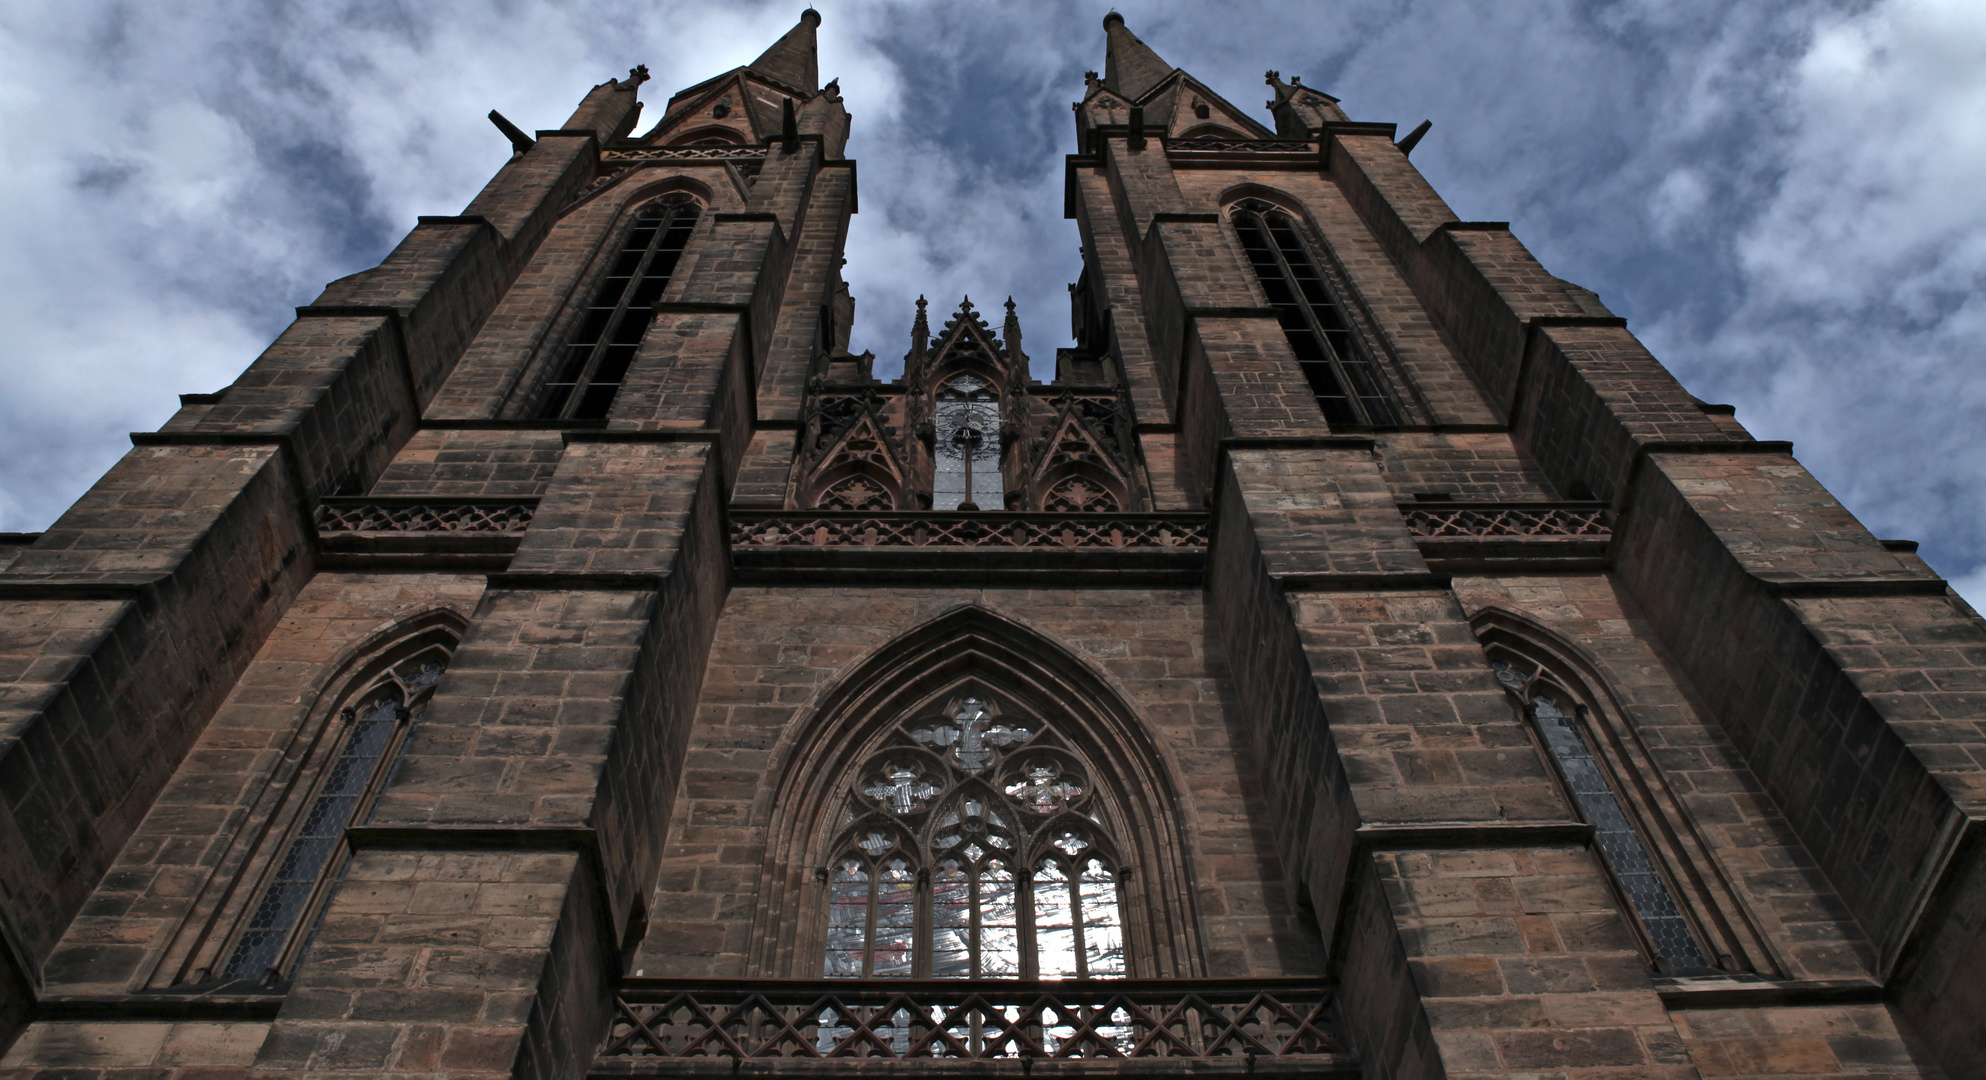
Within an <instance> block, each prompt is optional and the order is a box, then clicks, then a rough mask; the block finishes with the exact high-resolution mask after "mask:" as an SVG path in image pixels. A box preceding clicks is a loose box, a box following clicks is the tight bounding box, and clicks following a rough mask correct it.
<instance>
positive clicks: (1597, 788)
mask: <svg viewBox="0 0 1986 1080" xmlns="http://www.w3.org/2000/svg"><path fill="white" fill-rule="evenodd" d="M1490 668H1491V670H1493V671H1495V672H1496V677H1497V681H1498V682H1501V683H1502V684H1503V685H1504V688H1505V689H1507V690H1509V691H1510V692H1511V693H1512V694H1513V695H1515V696H1516V698H1517V699H1518V701H1519V702H1520V703H1521V705H1522V707H1523V709H1524V714H1525V716H1527V717H1528V718H1529V719H1530V721H1531V724H1532V727H1533V730H1535V731H1536V732H1537V735H1538V738H1539V741H1540V742H1542V743H1543V744H1544V747H1545V752H1546V753H1547V754H1548V755H1549V756H1550V757H1551V759H1552V764H1553V765H1555V766H1556V767H1557V770H1558V774H1559V776H1560V777H1561V778H1562V779H1563V780H1564V782H1565V786H1566V788H1567V789H1568V790H1569V791H1570V792H1571V793H1572V797H1573V800H1574V801H1575V802H1577V803H1578V804H1579V810H1580V813H1582V814H1583V815H1585V817H1586V820H1587V821H1588V822H1589V823H1590V824H1591V825H1592V826H1593V839H1594V843H1595V846H1597V847H1598V848H1599V851H1600V858H1601V861H1602V862H1604V863H1605V864H1606V867H1607V870H1608V871H1609V872H1610V873H1611V874H1612V875H1613V878H1614V881H1615V883H1616V885H1617V886H1618V887H1619V890H1620V893H1621V895H1622V896H1623V897H1624V898H1625V899H1626V901H1627V906H1628V908H1629V909H1630V910H1631V911H1632V912H1633V915H1634V921H1635V922H1636V923H1637V924H1638V925H1639V927H1640V930H1641V933H1640V936H1641V938H1642V939H1643V941H1644V943H1645V945H1646V946H1647V948H1648V949H1649V951H1650V952H1652V953H1653V954H1654V958H1655V961H1656V967H1657V968H1658V969H1660V970H1662V971H1664V972H1666V973H1669V974H1691V973H1697V972H1703V971H1708V970H1711V965H1710V963H1709V961H1708V960H1706V959H1705V958H1704V951H1703V949H1702V947H1701V946H1699V945H1698V944H1697V938H1696V935H1695V934H1694V933H1693V932H1692V931H1691V929H1690V924H1689V920H1688V919H1687V918H1686V917H1685V916H1684V915H1683V910H1682V905H1681V904H1679V903H1678V902H1677V899H1676V892H1675V890H1674V889H1672V888H1671V887H1670V885H1669V882H1668V881H1667V880H1666V879H1665V877H1664V876H1663V874H1662V871H1661V869H1660V867H1658V866H1657V865H1656V860H1655V857H1654V855H1653V853H1652V851H1651V848H1650V845H1649V843H1648V841H1647V840H1646V839H1645V838H1644V837H1643V836H1642V835H1641V833H1640V831H1639V830H1637V829H1636V828H1635V824H1634V822H1633V821H1632V820H1630V818H1629V815H1628V809H1627V807H1626V806H1625V805H1624V803H1623V801H1622V799H1621V797H1620V794H1619V792H1617V791H1616V790H1615V788H1614V783H1613V781H1612V780H1611V779H1610V778H1609V777H1608V775H1607V770H1606V769H1605V768H1604V767H1603V766H1602V764H1601V763H1600V760H1599V759H1598V757H1596V756H1595V754H1594V752H1593V748H1592V746H1591V745H1589V743H1588V741H1587V740H1588V739H1589V738H1590V737H1591V733H1590V732H1589V731H1587V730H1585V728H1586V725H1585V724H1583V723H1581V722H1580V720H1581V717H1582V715H1583V713H1584V711H1585V708H1586V707H1585V706H1584V705H1582V704H1580V703H1579V695H1576V694H1574V693H1573V692H1572V691H1571V690H1570V689H1568V687H1567V686H1565V685H1563V684H1562V682H1561V680H1559V679H1557V678H1555V677H1554V676H1553V675H1552V674H1551V673H1550V672H1548V671H1546V670H1544V669H1542V668H1540V667H1539V666H1538V665H1537V664H1535V663H1533V662H1531V661H1530V660H1528V659H1526V658H1524V657H1520V656H1517V655H1514V654H1511V653H1506V652H1502V651H1500V650H1499V651H1498V652H1497V653H1494V654H1493V655H1492V658H1491V660H1490Z"/></svg>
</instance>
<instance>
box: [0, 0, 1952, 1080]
mask: <svg viewBox="0 0 1986 1080" xmlns="http://www.w3.org/2000/svg"><path fill="white" fill-rule="evenodd" d="M820 21H821V20H820V16H819V15H817V14H816V13H814V12H812V11H808V12H806V13H805V14H803V15H802V16H801V20H800V22H799V24H798V25H796V26H795V27H794V28H793V29H792V30H791V31H789V32H788V33H787V34H786V35H785V36H784V37H783V38H781V39H780V40H779V41H778V42H777V43H776V44H775V45H773V47H772V48H771V49H770V50H768V51H767V52H766V53H765V55H763V56H762V57H760V58H759V59H758V60H757V61H756V62H755V63H753V64H751V65H749V66H746V67H742V68H738V69H736V70H733V71H730V72H727V73H725V74H723V75H720V76H717V77H716V78H713V79H710V80H709V81H706V82H703V83H700V84H698V85H696V86H693V87H691V88H689V89H687V90H684V91H682V92H680V93H678V94H677V95H675V97H673V98H672V99H670V101H669V103H668V106H667V108H666V111H665V113H664V115H663V117H662V119H661V120H660V121H659V122H658V123H656V124H655V125H654V126H653V127H652V128H651V129H650V130H649V132H648V134H646V135H644V136H641V137H639V138H635V137H631V136H630V135H629V132H630V131H632V130H633V129H634V127H635V123H636V117H637V114H638V112H639V110H640V106H639V104H638V102H637V98H638V95H639V93H640V90H641V87H642V83H643V82H644V81H645V80H646V78H647V72H646V70H645V69H640V68H637V69H636V70H635V71H633V72H631V73H630V76H629V78H627V79H624V80H612V81H609V82H606V83H604V84H602V85H600V86H597V87H595V88H594V89H593V90H592V91H591V92H590V93H588V94H587V96H586V98H585V100H584V101H583V102H582V103H581V104H580V106H579V109H578V111H577V112H575V113H574V114H573V116H572V117H571V119H569V120H568V121H566V123H565V124H564V125H563V126H561V127H559V128H558V129H556V130H549V131H539V132H537V133H536V134H535V135H532V134H526V133H525V132H523V131H521V130H519V129H517V128H516V127H515V126H513V125H511V124H509V122H508V121H506V120H503V119H502V118H500V117H494V114H493V118H494V119H497V120H498V123H499V127H501V128H503V129H504V131H505V133H506V134H507V135H508V136H509V138H510V139H511V141H512V143H513V144H514V145H515V153H514V154H513V156H512V158H511V160H510V162H509V163H508V164H506V165H505V166H504V167H503V168H502V169H501V170H499V171H498V173H497V174H496V177H495V178H494V179H493V180H492V181H491V182H490V183H489V185H488V186H487V187H486V188H485V189H484V190H483V192H482V193H481V194H479V195H478V196H477V197H476V198H475V199H474V201H472V202H471V203H470V205H469V206H468V207H467V209H466V210H465V211H464V212H463V213H462V214H461V215H459V216H452V217H424V218H422V219H421V220H420V224H419V225H418V226H417V227H416V228H415V229H414V231H413V232H412V233H411V234H409V235H408V237H407V238H406V240H405V241H403V242H402V243H401V244H400V245H399V246H398V247H397V248H396V249H394V251H393V252H392V254H390V255H389V256H387V258H386V260H385V261H384V262H382V263H381V264H380V265H379V266H377V267H375V268H373V269H370V270H366V271H363V272H361V273H358V274H354V275H352V276H351V277H348V278H344V279H342V280H339V281H336V282H333V283H332V284H331V285H330V286H328V287H327V288H326V290H325V292H324V294H323V295H322V296H320V297H319V298H318V299H317V300H315V301H314V302H313V303H311V304H310V305H309V306H308V307H304V308H301V309H299V310H298V318H297V320H296V322H295V323H294V324H292V325H291V326H290V328H289V329H288V330H286V331H284V332H283V334H282V335H281V336H280V337H279V338H278V339H277V340H276V342H275V343H274V344H273V345H271V346H270V347H269V349H268V350H267V351H266V352H264V353H263V354H262V356H261V357H260V358H258V359H257V360H256V361H255V362H254V363H253V364H251V365H250V366H249V367H248V369H247V370H246V371H245V372H244V373H243V374H242V375H241V377H240V378H239V379H237V380H236V381H235V382H234V383H233V384H232V385H230V386H228V387H227V388H225V389H223V390H221V391H219V392H217V393H211V394H188V395H185V396H183V397H182V399H181V400H182V402H183V407H182V408H181V409H180V411H179V412H178V414H177V415H176V416H174V418H173V419H172V420H171V421H170V422H169V423H167V424H166V425H165V427H164V428H162V429H161V430H159V431H156V432H149V433H140V434H136V435H134V436H132V441H133V443H134V444H135V445H134V447H133V449H132V450H131V452H130V453H129V454H128V455H127V456H126V457H125V458H124V459H123V460H122V461H121V462H120V463H119V464H118V465H117V466H116V467H114V468H113V469H112V470H111V471H110V472H109V473H108V474H107V475H106V476H105V477H104V478H103V479H102V480H101V481H99V482H98V483H97V484H96V485H95V486H94V487H93V488H91V489H90V491H89V493H88V494H86V495H85V496H84V497H83V498H82V499H81V500H80V501H78V502H77V503H76V505H75V506H74V507H73V508H71V509H70V510H69V511H68V512H67V513H65V514H64V515H63V516H62V517H61V519H60V520H58V521H57V522H55V524H54V525H52V526H51V527H50V528H49V529H48V530H47V531H46V532H44V533H40V534H38V535H34V536H13V537H9V538H7V542H6V543H4V544H0V679H4V683H3V684H0V685H4V697H0V710H4V713H0V721H3V722H4V728H3V729H0V731H4V741H0V794H4V799H0V946H4V948H0V1039H4V1040H5V1046H6V1049H5V1053H4V1057H0V1077H4V1078H10V1080H11V1078H26V1077H47V1078H51V1080H52V1078H55V1077H63V1078H82V1077H88V1078H91V1080H112V1078H130V1080H139V1078H144V1080H221V1078H229V1080H233V1078H241V1080H247V1078H250V1077H253V1078H258V1080H262V1078H266V1080H276V1078H279V1077H304V1076H310V1077H358V1076H364V1077H410V1078H411V1077H462V1078H469V1077H474V1078H498V1077H542V1078H553V1077H582V1076H589V1075H591V1076H637V1075H658V1076H659V1075H682V1076H770V1075H775V1074H777V1075H780V1076H822V1077H827V1076H852V1075H868V1074H873V1075H875V1076H896V1077H907V1076H912V1075H939V1076H957V1077H967V1076H971V1077H1033V1076H1049V1077H1064V1078H1073V1077H1083V1076H1091V1075H1094V1076H1097V1077H1134V1076H1170V1077H1183V1076H1193V1077H1234V1078H1236V1080H1241V1078H1244V1077H1253V1076H1283V1077H1297V1076H1323V1075H1330V1076H1342V1077H1347V1078H1349V1077H1353V1076H1363V1077H1371V1078H1375V1080H1378V1078H1402V1080H1405V1078H1429V1080H1432V1078H1439V1077H1463V1076H1483V1077H1489V1076H1501V1077H1512V1078H1516V1077H1554V1078H1568V1080H1570V1078H1580V1080H1598V1078H1609V1077H1612V1078H1619V1080H1644V1078H1661V1080H1694V1078H1699V1077H1701V1078H1711V1077H1745V1076H1833V1075H1857V1076H1875V1075H1881V1076H1885V1077H1900V1076H1926V1077H1941V1076H1949V1077H1955V1078H1957V1077H1979V1076H1982V1075H1986V727H1982V720H1986V623H1982V622H1981V621H1980V619H1979V618H1978V617H1977V616H1976V615H1975V614H1974V613H1973V612H1972V610H1971V609H1970V608H1969V607H1967V606H1966V604H1965V603H1964V602H1963V601H1962V600H1960V599H1959V598H1958V597H1957V596H1956V595H1955V594H1954V593H1953V592H1952V591H1951V590H1950V589H1949V588H1948V587H1947V585H1946V584H1945V582H1943V581H1942V580H1940V579H1939V578H1938V577H1937V576H1936V575H1935V574H1934V573H1932V572H1931V571H1930V570H1929V569H1928V568H1927V567H1926V566H1925V564H1924V563H1923V562H1922V561H1921V560H1919V559H1918V558H1917V557H1916V555H1915V554H1914V553H1913V552H1914V547H1915V545H1913V544H1910V543H1908V542H1900V541H1885V540H1879V539H1877V538H1876V537H1874V536H1872V535H1871V534H1870V533H1869V532H1868V531H1867V530H1866V529H1865V528H1863V526H1862V525H1861V524H1859V523H1858V522H1857V521H1856V520H1855V519H1854V518H1853V517H1852V516H1850V515H1849V514H1848V513H1847V511H1845V510H1844V509H1843V508H1842V507H1841V505H1840V504H1839V503H1838V502H1837V501H1836V500H1835V499H1834V498H1833V497H1832V496H1831V495H1829V494H1828V493H1827V492H1826V491H1825V490H1824V489H1823V488H1821V486H1820V485H1819V484H1817V483H1816V482H1815V481H1814V479H1813V478H1812V477H1811V476H1809V475H1808V474H1807V473H1806V471H1805V470H1804V469H1802V468H1801V467H1800V465H1799V464H1798V463H1797V462H1796V461H1795V460H1794V458H1793V457H1792V454H1791V447H1790V446H1788V445H1787V444H1784V443H1773V442H1760V441H1757V440H1754V439H1753V438H1751V436H1750V435H1749V434H1747V433H1746V431H1745V430H1744V428H1742V427H1741V426H1740V425H1739V424H1738V423H1737V421H1736V420H1735V419H1734V418H1733V416H1732V410H1731V409H1730V408H1729V407H1725V406H1717V405H1710V404H1705V403H1704V402H1702V401H1699V400H1697V399H1696V398H1694V397H1692V396H1691V395H1690V394H1689V393H1688V392H1687V391H1685V390H1684V389H1683V388H1682V386H1680V385H1679V384H1678V383H1677V382H1676V380H1675V379H1674V378H1673V377H1671V376H1670V375H1669V374H1668V373H1667V372H1666V371H1665V370H1664V369H1663V368H1662V366H1661V365H1660V364H1659V363H1658V362H1657V361H1656V360H1655V359H1654V358H1653V357H1652V356H1650V355H1649V354H1648V352H1647V351H1646V350H1645V349H1643V348H1642V346H1641V345H1640V343H1639V342H1637V341H1636V339H1635V338H1634V336H1633V335H1632V334H1630V333H1629V332H1628V330H1627V328H1626V326H1625V324H1624V321H1623V320H1622V319H1620V318H1618V317H1616V316H1614V315H1613V314H1612V313H1610V312H1609V311H1608V310H1607V308H1606V307H1605V306H1603V305H1602V304H1601V302H1600V301H1599V299H1598V298H1597V297H1596V296H1594V294H1592V293H1591V292H1588V291H1587V290H1585V289H1582V288H1580V287H1578V286H1576V285H1573V284H1570V283H1568V282H1565V281H1561V280H1559V279H1558V278H1555V277H1553V276H1552V275H1551V274H1550V273H1548V272H1546V270H1545V269H1544V268H1542V267H1541V266H1539V265H1538V263H1537V261H1536V260H1535V259H1533V258H1532V256H1531V255H1530V253H1529V252H1527V251H1526V250H1525V248H1524V247H1523V246H1522V245H1521V244H1519V243H1518V241H1517V240H1516V239H1515V238H1514V237H1513V236H1512V235H1511V233H1510V231H1509V230H1508V229H1507V228H1506V227H1505V225H1504V224H1503V223H1499V222H1475V221H1460V220H1457V219H1456V217H1455V215H1454V214H1453V213H1451V212H1450V211H1449V209H1448V207H1447V206H1446V205H1445V204H1444V203H1443V202H1442V200H1441V198H1440V197H1439V196H1438V195H1436V194H1435V192H1434V191H1433V190H1432V189H1431V188H1430V187H1429V186H1428V184H1427V183H1426V181H1425V180H1423V179H1422V177H1421V175H1420V174H1419V173H1418V172H1417V171H1416V170H1415V168H1414V166H1413V164H1412V162H1411V160H1410V158H1409V152H1410V151H1411V150H1412V149H1413V144H1414V142H1415V141H1416V140H1417V137H1418V135H1419V134H1421V133H1420V132H1415V133H1413V134H1412V135H1408V136H1406V137H1404V138H1401V137H1399V135H1398V133H1397V132H1396V131H1395V129H1394V127H1393V125H1391V124H1378V123H1368V122H1359V121H1352V120H1349V119H1347V117H1346V115H1345V113H1344V112H1343V111H1342V110H1341V109H1340V108H1339V106H1338V102H1337V100H1336V99H1335V98H1333V97H1331V96H1330V95H1328V94H1325V93H1322V92H1320V91H1318V90H1315V89H1312V88H1311V87H1308V86H1305V85H1303V84H1302V83H1301V81H1300V80H1298V79H1296V78H1290V79H1288V80H1284V79H1282V78H1281V77H1279V76H1278V75H1276V74H1275V73H1273V72H1271V73H1270V75H1269V77H1268V84H1269V93H1270V95H1271V96H1272V99H1273V100H1271V101H1270V102H1269V105H1268V118H1267V120H1266V121H1265V120H1263V119H1260V118H1258V117H1257V116H1256V115H1253V114H1252V113H1251V112H1250V111H1244V110H1243V109H1241V108H1238V107H1237V106H1235V105H1234V104H1232V103H1231V102H1229V101H1228V100H1227V99H1226V98H1224V97H1222V96H1221V95H1220V94H1218V93H1216V92H1215V91H1214V90H1213V89H1212V88H1210V87H1208V86H1206V85H1205V84H1203V83H1201V82H1199V81H1198V80H1196V79H1195V78H1194V77H1193V76H1191V75H1189V74H1187V73H1186V72H1184V71H1182V70H1179V69H1177V68H1174V67H1172V66H1171V65H1170V64H1168V63H1166V62H1165V61H1164V60H1162V59H1160V58H1159V56H1158V55H1157V54H1156V53H1155V52H1154V51H1153V50H1152V49H1151V48H1149V47H1148V46H1146V45H1145V44H1144V43H1143V42H1141V41H1140V40H1139V39H1138V38H1137V37H1136V36H1135V35H1134V34H1133V33H1132V32H1131V30H1130V29H1129V28H1128V27H1127V26H1126V25H1125V23H1124V20H1123V18H1122V17H1121V16H1118V15H1115V14H1112V15H1111V16H1109V17H1107V18H1106V19H1105V20H1104V30H1105V35H1106V38H1107V53H1106V61H1105V67H1104V71H1103V74H1102V76H1101V77H1100V78H1099V77H1097V76H1096V75H1095V74H1094V73H1092V74H1091V75H1090V76H1089V77H1088V78H1087V79H1086V82H1085V84H1084V86H1083V87H1082V89H1081V95H1082V96H1081V100H1080V101H1079V102H1078V103H1077V104H1076V106H1075V125H1076V132H1075V134H1076V138H1075V141H1074V146H1073V151H1074V152H1073V153H1072V154H1071V155H1070V156H1069V158H1068V160H1067V167H1066V169H1067V171H1066V176H1067V184H1066V192H1067V194H1066V202H1065V209H1066V213H1067V215H1068V216H1069V217H1070V218H1072V219H1073V220H1074V221H1075V222H1076V224H1077V228H1078V229H1079V231H1080V235H1081V244H1082V252H1083V270H1082V274H1081V277H1080V279H1079V280H1078V281H1076V282H1074V283H1072V284H1071V286H1070V291H1069V296H1070V318H1071V323H1072V326H1073V337H1074V341H1075V344H1074V346H1073V347H1071V348H1062V349H1056V350H1054V352H1055V355H1054V356H1053V358H1052V360H1051V358H1050V357H1048V356H1047V355H1045V353H1046V351H1047V350H1045V349H1044V350H1042V352H1043V353H1044V355H1041V356H1037V357H1033V358H1030V356H1029V355H1028V353H1026V352H1025V351H1024V349H1023V345H1022V340H1023V338H1022V333H1021V321H1020V317H1019V315H1018V314H1017V313H1016V312H1015V310H1014V309H1013V306H1012V305H1011V304H1009V305H1007V307H1006V310H1005V311H1004V312H1003V311H998V310H992V311H985V312H982V311H980V310H978V309H975V308H974V307H973V306H972V305H970V304H969V303H958V304H956V306H954V305H953V302H952V300H951V298H945V297H933V298H932V299H933V301H934V306H933V307H931V308H929V309H927V307H926V305H925V304H924V302H922V301H920V302H919V304H918V308H917V311H916V313H915V318H914V322H913V323H912V330H911V335H910V342H909V351H908V353H907V355H906V356H905V358H904V365H903V376H902V378H901V379H897V380H894V381H883V380H879V379H878V378H877V377H876V376H875V372H874V365H873V357H871V356H869V355H867V354H864V355H860V356H857V355H851V354H850V352H849V350H848V347H847V346H848V341H849V329H850V324H851V321H852V319H853V314H854V302H853V300H852V299H851V297H850V296H849V292H848V288H847V286H846V285H845V284H844V283H843V281H842V279H841V276H840V266H841V262H842V260H841V252H842V248H843V241H844V239H845V236H846V231H847V228H848V223H849V217H850V215H851V214H852V213H854V212H855V209H856V184H855V168H854V162H852V161H850V160H848V159H847V158H846V157H845V155H844V152H843V147H844V144H845V141H846V139H847V135H848V131H849V124H850V118H849V115H848V113H847V112H846V111H845V110H844V108H843V104H842V101H841V98H840V95H839V91H838V88H837V87H836V85H835V84H833V83H830V84H829V85H828V86H826V87H825V88H823V87H821V86H820V80H819V74H818V71H817V65H816V60H815V45H814V37H815V29H816V27H817V26H818V25H819V24H820ZM902 314H903V315H905V316H908V315H909V314H910V313H909V312H905V313H902ZM1032 314H1038V313H1031V315H1032ZM1051 370H1052V372H1053V378H1052V379H1049V380H1046V381H1041V380H1038V378H1037V377H1038V376H1041V375H1046V374H1048V373H1049V372H1050V371H1051Z"/></svg>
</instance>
